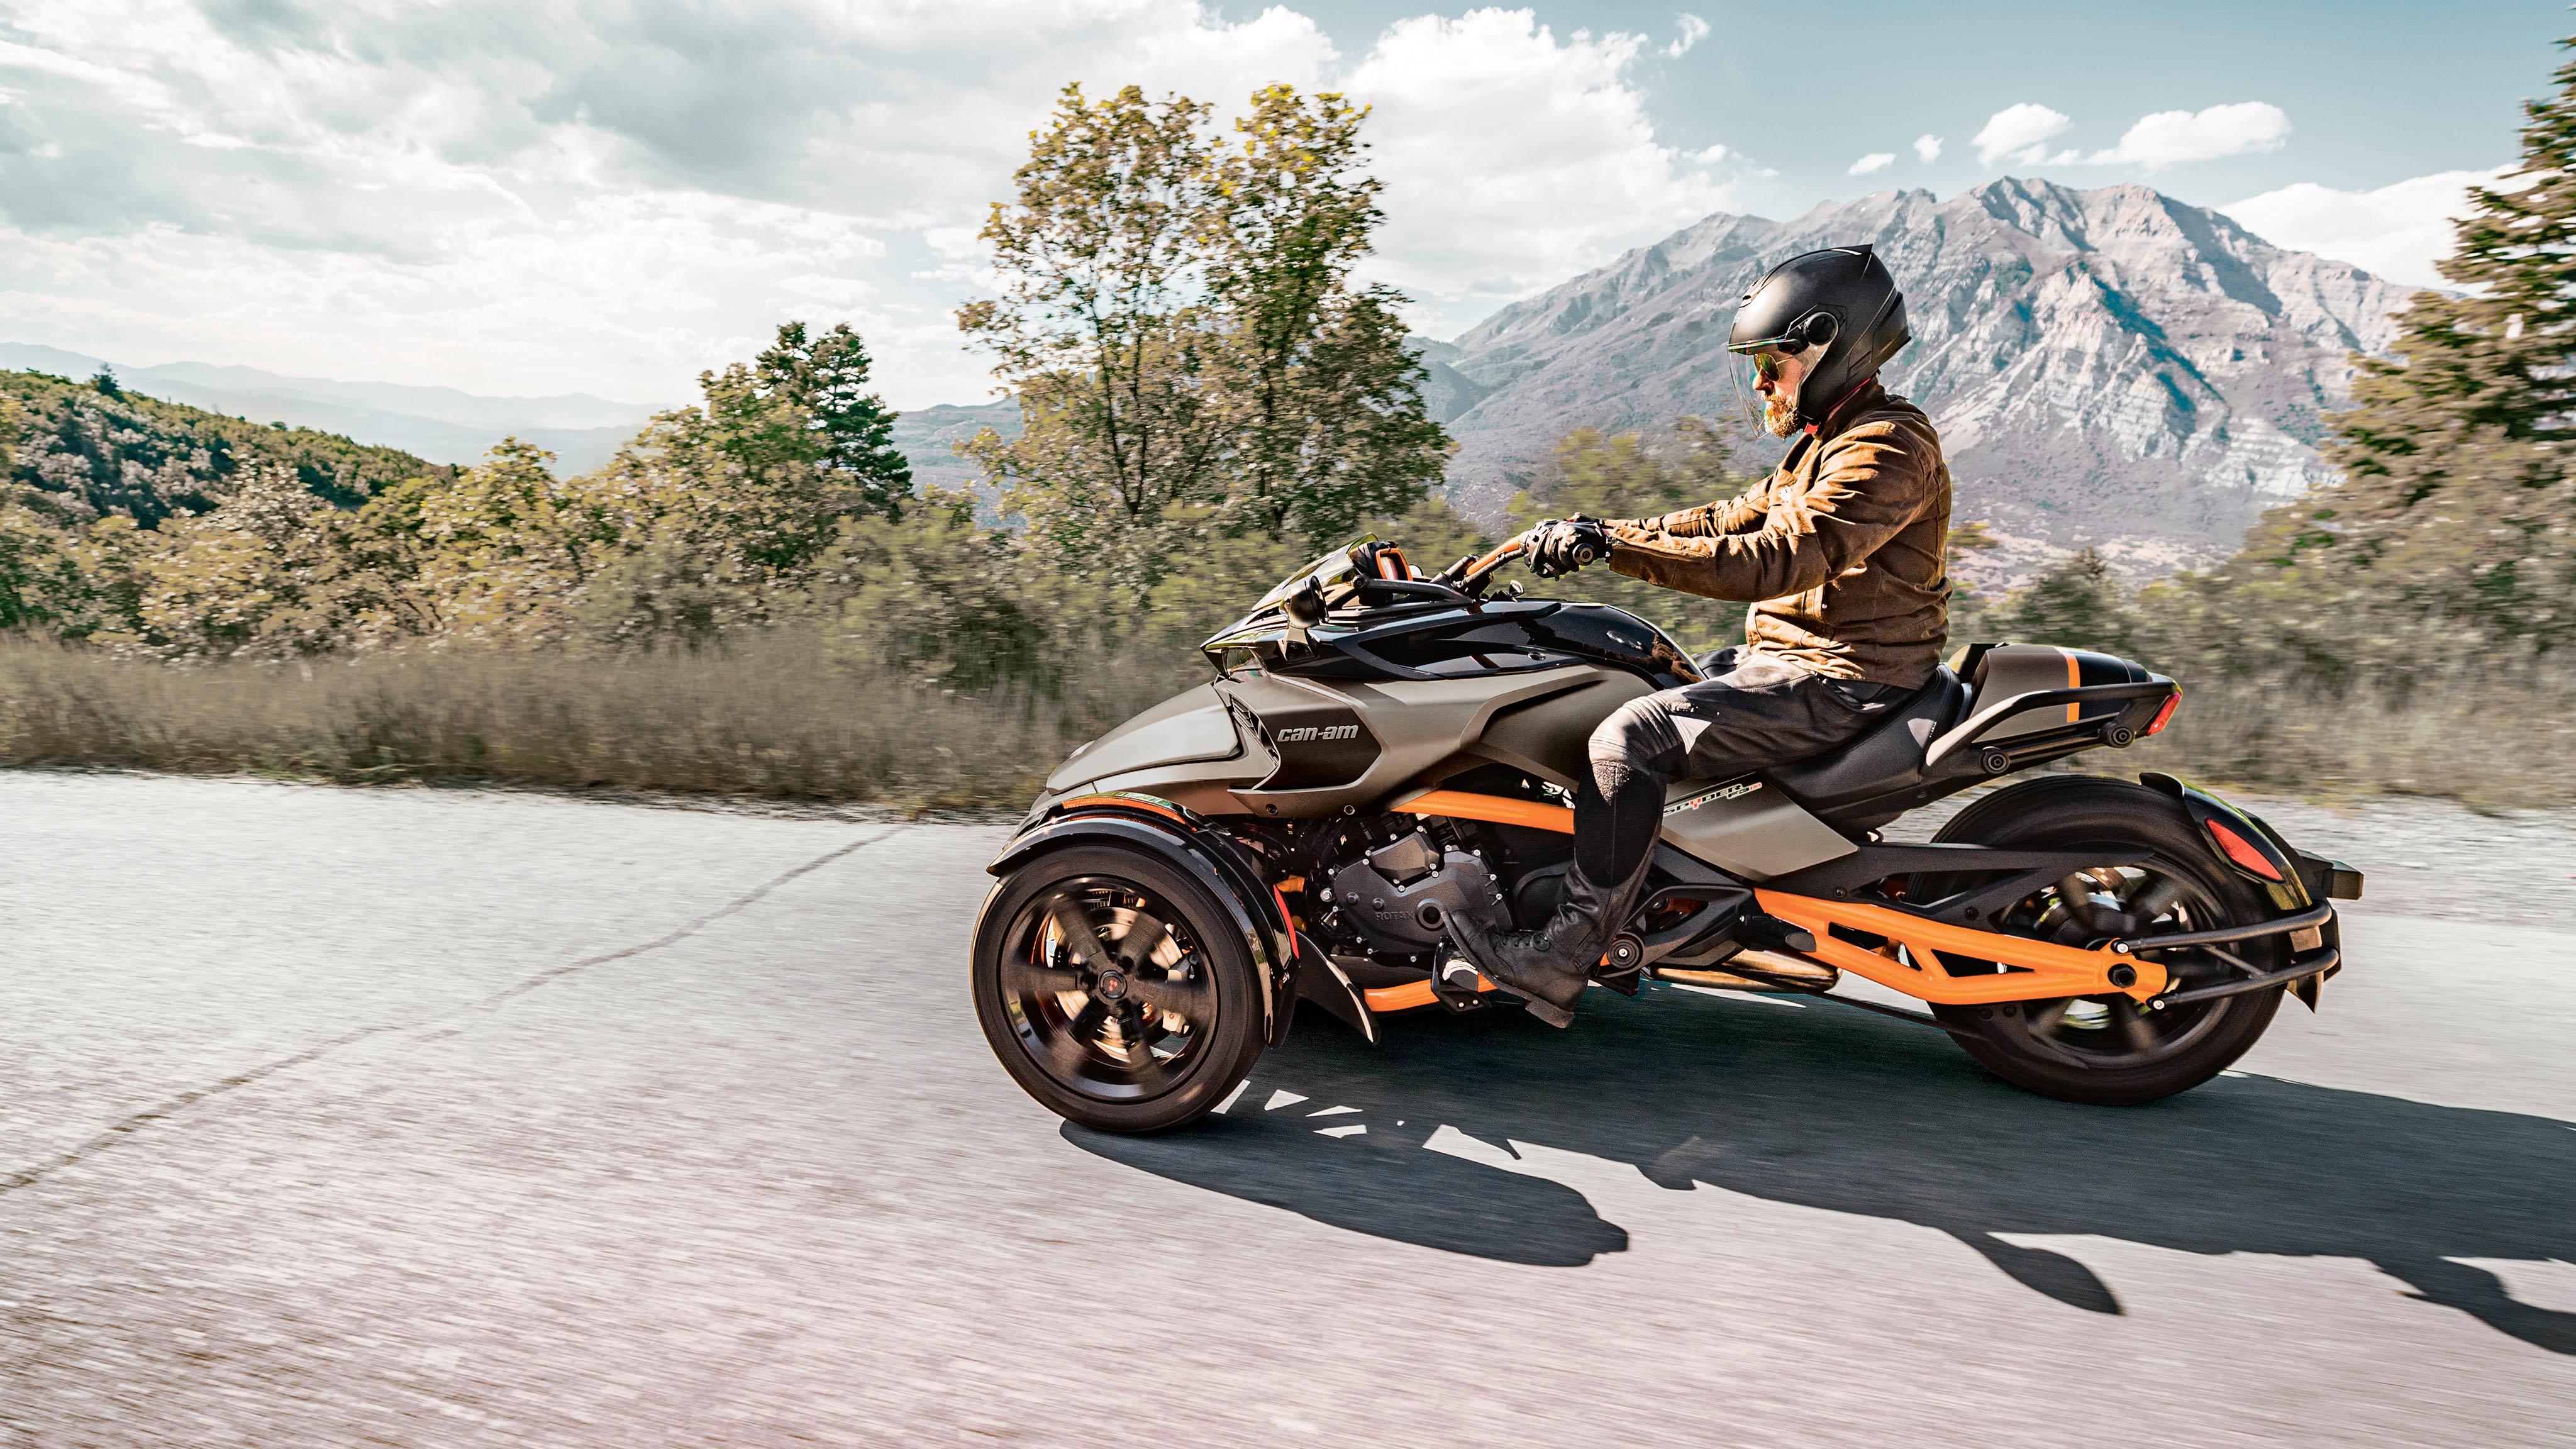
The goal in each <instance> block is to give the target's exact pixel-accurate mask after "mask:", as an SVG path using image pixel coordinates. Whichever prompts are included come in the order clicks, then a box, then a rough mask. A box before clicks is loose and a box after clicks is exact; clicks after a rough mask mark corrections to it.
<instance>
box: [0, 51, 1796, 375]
mask: <svg viewBox="0 0 2576 1449" xmlns="http://www.w3.org/2000/svg"><path fill="white" fill-rule="evenodd" d="M0 7H5V11H6V15H7V20H6V23H5V26H0V37H4V38H0V94H5V95H7V96H8V97H9V98H10V99H9V101H8V103H7V104H0V338H6V339H14V340H21V341H29V342H42V343H51V344H54V345H57V346H64V347H71V348H75V349H79V350H82V351H87V352H92V353H97V354H103V355H107V356H111V357H115V358H117V359H119V360H121V361H127V362H130V363H134V364H137V365H148V364H150V363H154V362H163V361H172V360H180V359H194V360H204V361H212V362H238V363H248V364H252V365H257V366H263V367H269V368H273V369H275V370H277V371H280V372H289V373H308V374H322V375H336V376H343V377H349V376H360V377H381V378H389V379H394V380H400V381H406V382H421V383H445V384H448V385H451V386H456V387H461V388H466V389H469V390H472V391H476V392H483V393H502V392H510V393H545V392H558V391H563V390H567V389H579V390H583V391H591V392H597V393H601V394H605V395H611V396H622V397H627V398H631V399H635V400H637V401H642V402H648V403H666V402H670V401H675V400H677V399H679V398H681V397H684V396H685V395H686V394H687V392H688V389H689V386H690V382H691V379H692V378H693V376H694V374H695V373H696V372H697V371H698V369H700V368H702V367H706V366H710V365H713V364H717V363H721V362H723V361H726V360H728V359H731V358H735V357H740V356H743V355H745V354H746V353H747V352H748V351H750V350H751V349H752V348H753V347H754V346H755V345H756V343H757V341H758V339H759V338H760V337H761V336H762V334H764V333H765V332H766V331H767V330H768V329H769V328H770V327H772V326H774V325H775V323H776V322H777V321H779V320H780V319H781V318H784V317H788V316H803V317H805V318H806V319H807V320H809V321H813V322H817V323H829V322H832V321H838V320H849V321H851V322H853V323H854V324H856V325H858V326H859V327H861V329H862V330H863V331H865V332H866V333H867V335H868V338H869V341H870V343H871V346H872V348H873V349H874V351H875V352H876V355H877V359H878V368H877V378H878V381H879V383H880V384H881V385H882V386H883V387H884V389H885V390H886V392H887V394H888V395H889V397H890V398H892V400H893V401H894V402H895V403H896V404H897V405H898V406H903V407H913V406H921V405H925V404H928V403H932V402H938V401H961V400H966V399H971V398H976V397H981V396H983V395H985V392H986V378H985V373H984V368H985V364H984V362H982V361H981V360H979V359H978V358H976V357H974V356H972V355H970V354H968V353H966V352H965V351H964V350H963V349H962V348H961V347H960V345H959V340H958V337H957V334H956V331H955V327H954V325H953V323H952V322H951V320H950V316H949V312H950V309H951V308H953V307H954V306H955V305H956V303H957V302H958V301H960V300H962V299H963V298H964V297H966V296H969V295H973V294H975V293H977V292H980V291H982V290H984V289H985V288H987V287H988V286H989V285H990V281H989V278H988V277H987V276H986V275H985V274H984V268H983V258H982V252H981V249H980V248H979V247H978V246H977V245H976V244H975V242H974V239H973V238H974V232H975V229H976V227H977V226H978V225H979V224H980V223H981V221H982V219H983V213H984V209H985V207H986V206H987V205H988V204H989V203H990V202H991V201H993V200H994V199H995V198H997V197H1000V196H1002V195H1005V194H1006V193H1007V189H1008V185H1009V176H1010V172H1011V169H1012V168H1013V167H1014V166H1015V165H1017V164H1018V162H1019V161H1020V160H1021V159H1022V157H1023V156H1025V154H1026V150H1027V146H1028V135H1029V132H1030V131H1031V130H1032V129H1034V128H1036V127H1037V126H1039V125H1041V124H1043V123H1044V120H1045V117H1046V113H1047V111H1048V109H1049V107H1050V106H1051V105H1052V104H1053V103H1054V99H1055V95H1056V92H1057V90H1058V89H1059V88H1060V87H1061V86H1062V85H1063V84H1064V83H1065V82H1067V81H1069V80H1079V81H1081V82H1082V83H1083V84H1084V86H1085V88H1086V90H1087V91H1089V92H1090V93H1091V94H1093V95H1099V94H1102V93H1104V92H1106V91H1107V90H1109V89H1112V88H1114V87H1115V86H1117V85H1120V84H1124V83H1127V82H1130V81H1133V82H1136V83H1139V84H1142V85H1144V86H1145V87H1146V88H1147V89H1148V90H1149V91H1151V92H1155V93H1161V92H1163V91H1166V90H1179V91H1182V92H1185V93H1187V94H1190V95H1193V96H1197V97H1199V98H1202V99H1207V100H1215V101H1219V102H1221V103H1222V102H1239V101H1240V100H1241V98H1243V97H1244V96H1247V95H1249V94H1250V93H1251V92H1252V91H1253V90H1254V89H1255V88H1256V87H1258V86H1261V85H1264V84H1268V83H1270V82H1273V81H1286V82H1289V83H1291V84H1294V85H1298V86H1300V87H1303V88H1310V89H1311V88H1316V87H1321V86H1328V85H1329V86H1339V87H1340V88H1343V89H1346V90H1348V91H1350V92H1352V93H1353V94H1354V95H1355V96H1357V97H1358V98H1361V99H1365V100H1369V101H1372V102H1374V103H1375V105H1376V107H1377V110H1376V113H1375V116H1374V117H1373V119H1372V120H1371V122H1370V124H1369V127H1368V132H1367V138H1368V139H1369V141H1370V142H1371V143H1372V145H1373V147H1374V150H1373V153H1372V164H1373V169H1374V170H1375V171H1376V173H1377V174H1378V175H1379V176H1380V177H1381V178H1383V179H1384V180H1385V182H1386V184H1387V190H1386V194H1385V197H1384V205H1385V209H1386V212H1387V215H1388V224H1387V226H1386V228H1385V230H1384V232H1383V233H1382V234H1381V236H1380V238H1379V250H1378V253H1377V255H1376V256H1375V257H1373V258H1372V260H1371V266H1372V268H1373V269H1374V271H1375V272H1376V274H1377V275H1379V276H1381V277H1382V278H1384V279H1385V280H1388V281H1392V282H1394V283H1396V284H1398V285H1401V286H1404V287H1406V288H1408V289H1409V290H1411V291H1412V292H1413V293H1414V294H1415V295H1416V297H1417V298H1418V299H1419V301H1420V304H1421V305H1420V306H1419V307H1418V308H1417V313H1416V315H1417V319H1418V321H1419V322H1420V324H1421V325H1423V326H1424V327H1425V328H1426V329H1427V330H1430V331H1433V332H1434V333H1435V334H1438V335H1446V334H1447V333H1448V332H1450V331H1454V330H1455V329H1456V328H1458V327H1460V326H1462V325H1464V324H1465V323H1467V322H1471V321H1473V320H1475V319H1476V318H1477V317H1478V316H1480V315H1481V314H1482V313H1483V312H1484V311H1486V310H1488V309H1490V308H1491V307H1492V306H1493V305H1495V304H1496V303H1498V302H1500V301H1503V300H1506V299H1508V298H1511V297H1516V296H1520V295H1524V294H1526V293H1527V292H1529V291H1532V290H1535V289H1537V288H1539V287H1542V286H1546V285H1550V284H1553V283H1555V282H1557V281H1559V280H1562V279H1563V278H1564V277H1565V276H1566V275H1567V274H1568V273H1570V272H1574V271H1577V270H1580V269H1582V268H1584V267H1587V266H1592V265H1597V264H1599V263H1601V262H1603V261H1606V260H1608V259H1609V258H1610V257H1611V256H1612V255H1615V253H1616V252H1617V251H1618V250H1619V249H1620V248H1622V247H1624V246H1628V245H1632V244H1634V243H1636V242H1639V241H1643V240H1647V239H1650V238H1651V237H1653V236H1655V235H1658V234H1661V233H1662V232H1664V231H1667V230H1669V229H1671V228H1672V227H1675V226H1678V225H1680V224H1682V223H1685V222H1687V221H1690V220H1693V219H1695V218H1697V217H1699V216H1701V215H1704V214H1706V213H1707V212H1709V211H1712V210H1716V209H1718V208H1719V207H1720V206H1722V205H1723V204H1724V203H1725V200H1726V197H1727V192H1726V189H1725V185H1724V184H1723V183H1724V181H1725V180H1726V178H1728V177H1731V176H1735V175H1740V174H1744V175H1749V174H1755V173H1749V172H1744V171H1743V170H1742V167H1743V163H1742V161H1741V160H1740V158H1736V157H1734V156H1733V155H1732V153H1730V152H1729V151H1728V150H1727V148H1726V147H1724V146H1722V145H1711V146H1707V147H1704V148H1701V149H1698V150H1695V151H1689V152H1685V151H1682V150H1679V149H1676V148H1673V147H1668V146H1665V145H1663V144H1662V143H1660V142H1659V141H1658V140H1657V138H1656V135H1655V131H1654V126H1653V124H1652V122H1651V121H1650V120H1649V119H1648V117H1647V115H1646V111H1645V106H1644V101H1643V97H1642V95H1641V94H1640V92H1639V91H1638V89H1637V86H1636V84H1635V81H1634V76H1633V71H1634V69H1635V66H1636V64H1637V62H1639V61H1640V60H1641V59H1652V58H1653V57H1654V56H1656V55H1663V56H1675V57H1677V56H1679V55H1681V54H1683V53H1685V52H1687V51H1689V50H1691V49H1692V48H1693V47H1695V46H1697V45H1699V44H1701V43H1702V42H1704V41H1706V40H1707V39H1708V38H1709V36H1710V34H1711V31H1710V27H1709V26H1708V24H1707V22H1706V21H1705V20H1704V19H1702V18H1701V17H1699V16H1696V15H1683V16H1680V17H1678V18H1677V22H1676V29H1677V32H1678V33H1677V38H1674V39H1671V40H1669V41H1665V42H1662V43H1656V42H1650V41H1649V40H1648V39H1647V38H1646V37H1644V36H1641V35H1632V34H1628V33H1624V32H1606V33H1600V32H1590V31H1581V30H1577V31H1572V32H1568V33H1563V34H1559V33H1556V32H1552V31H1550V30H1549V29H1548V28H1547V27H1545V26H1542V25H1540V24H1539V23H1538V21H1537V18H1536V16H1535V15H1534V14H1533V13H1532V12H1530V11H1528V10H1513V11H1505V10H1496V9H1483V10H1475V11H1471V12H1469V13H1467V14H1465V15H1462V16H1459V17H1457V18H1454V19H1443V18H1438V17H1432V16H1424V17H1419V18H1416V19H1410V20H1404V21H1399V22H1397V23H1396V24H1394V25H1392V26H1390V27H1389V28H1388V29H1387V30H1386V31H1385V32H1384V33H1383V34H1382V35H1381V36H1380V37H1379V38H1378V39H1377V40H1376V42H1375V43H1374V45H1373V46H1372V47H1371V49H1370V50H1369V51H1368V52H1367V53H1366V54H1364V55H1361V56H1357V57H1351V56H1344V55H1341V54H1338V53H1337V52H1336V51H1335V49H1334V47H1333V45H1332V43H1331V41H1330V40H1329V39H1328V38H1327V37H1326V36H1325V34H1324V33H1323V31H1322V30H1321V28H1320V27H1318V26H1317V25H1316V24H1315V22H1314V21H1313V20H1311V19H1310V18H1308V17H1307V16H1305V15H1303V14H1300V13H1298V12H1297V11H1295V10H1292V9H1289V8H1287V7H1285V6H1282V5H1273V6H1271V7H1269V8H1267V9H1264V10H1262V11H1261V12H1260V13H1258V14H1256V15H1253V16H1251V17H1250V18H1247V19H1243V20H1241V21H1239V22H1232V23H1229V22H1228V21H1226V20H1225V19H1224V18H1223V17H1222V16H1221V15H1220V14H1219V12H1218V11H1217V10H1216V9H1215V8H1214V6H1213V5H1210V4H1207V3H1204V0H948V3H944V4H939V5H923V4H902V5H894V4H873V5H867V4H862V5H853V4H848V3H846V0H768V3H765V4H761V5H755V6H662V7H637V6H634V5H632V4H631V3H628V0H552V3H548V4H544V5H530V4H526V3H524V0H450V3H447V4H442V5H437V6H424V5H418V4H409V3H404V0H338V3H335V4H331V5H327V6H326V5H321V4H318V3H312V0H258V3H230V4H224V5H212V4H209V5H204V6H179V5H171V4H169V3H167V0H0ZM1721 164H1723V166H1724V167H1725V168H1727V169H1725V170H1724V171H1717V170H1713V169H1712V168H1718V167H1720V166H1721Z"/></svg>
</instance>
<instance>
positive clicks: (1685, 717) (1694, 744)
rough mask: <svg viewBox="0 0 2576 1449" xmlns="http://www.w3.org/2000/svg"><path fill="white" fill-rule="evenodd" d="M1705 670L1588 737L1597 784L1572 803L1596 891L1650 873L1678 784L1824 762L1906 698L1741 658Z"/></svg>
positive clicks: (1578, 857)
mask: <svg viewBox="0 0 2576 1449" xmlns="http://www.w3.org/2000/svg"><path fill="white" fill-rule="evenodd" d="M1700 665H1701V673H1702V674H1703V675H1704V676H1705V677H1704V678H1703V679H1702V680H1701V681H1700V682H1699V683H1697V684H1686V685H1683V686H1682V687H1681V688H1679V689H1667V690H1664V691H1662V692H1660V693H1656V694H1649V695H1646V696H1644V697H1642V698H1639V699H1632V700H1630V701H1628V702H1627V703H1626V704H1624V705H1621V706H1620V707H1619V708H1618V709H1616V710H1614V711H1612V712H1611V714H1610V717H1609V718H1608V719H1605V720H1603V721H1602V722H1601V723H1600V725H1599V726H1598V727H1596V728H1595V729H1594V730H1593V731H1592V749H1591V757H1592V778H1591V779H1590V780H1589V781H1585V782H1583V783H1584V784H1585V785H1586V786H1588V787H1589V788H1584V789H1578V790H1577V791H1575V795H1574V861H1575V865H1576V866H1577V867H1578V868H1579V869H1581V870H1582V872H1583V873H1584V874H1585V875H1586V876H1589V877H1591V878H1592V879H1593V880H1594V881H1596V882H1598V883H1599V884H1601V885H1604V886H1613V885H1616V884H1618V883H1619V882H1621V881H1624V880H1626V879H1627V878H1628V877H1629V876H1630V875H1632V874H1634V873H1635V872H1637V871H1638V870H1640V869H1642V868H1643V867H1644V865H1645V862H1646V858H1647V856H1648V855H1649V854H1651V853H1652V851H1653V849H1654V842H1655V835H1656V833H1657V831H1658V830H1659V829H1660V828H1661V826H1662V822H1663V815H1664V794H1665V791H1666V789H1667V788H1668V787H1669V786H1671V785H1672V784H1673V783H1674V782H1675V781H1678V780H1723V779H1726V778H1728V777H1730V776H1735V775H1744V774H1750V773H1751V772H1753V771H1755V770H1760V769H1765V768H1768V767H1770V766H1773V765H1783V764H1787V763H1790V762H1791V761H1794V760H1803V759H1805V758H1807V757H1808V756H1810V755H1820V754H1823V753H1824V752H1825V751H1827V750H1830V749H1832V748H1833V747H1835V746H1836V745H1840V744H1844V743H1846V742H1848V741H1850V740H1852V739H1855V738H1857V737H1858V736H1859V735H1860V734H1861V733H1862V732H1864V731H1865V730H1867V729H1868V728H1869V726H1870V725H1871V723H1872V722H1873V721H1875V720H1876V719H1877V718H1878V717H1879V716H1881V715H1882V714H1884V713H1885V712H1886V711H1887V710H1888V709H1889V708H1890V707H1891V706H1892V705H1894V704H1895V703H1896V702H1897V701H1899V700H1901V699H1903V698H1905V696H1906V693H1907V691H1905V690H1903V689H1900V688H1897V687H1895V686H1893V685H1884V684H1862V683H1859V682H1856V681H1853V680H1843V679H1828V678H1826V677H1825V676H1823V675H1821V674H1818V673H1816V672H1815V671H1813V670H1810V669H1807V668H1804V667H1802V666H1800V665H1796V664H1791V663H1789V662H1787V661H1786V660H1782V659H1775V658H1773V657H1771V656H1770V655H1767V654H1756V653H1754V652H1752V651H1750V650H1748V649H1744V648H1742V647H1741V646H1739V647H1737V648H1733V649H1721V650H1719V651H1718V652H1717V653H1715V654H1712V655H1709V656H1708V657H1707V658H1706V659H1703V660H1701V661H1700Z"/></svg>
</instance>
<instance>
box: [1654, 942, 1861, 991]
mask: <svg viewBox="0 0 2576 1449" xmlns="http://www.w3.org/2000/svg"><path fill="white" fill-rule="evenodd" d="M1726 959H1727V961H1728V962H1730V963H1734V964H1737V965H1741V966H1743V967H1745V968H1746V969H1747V970H1752V971H1759V972H1761V973H1762V975H1763V976H1764V977H1768V978H1770V979H1768V980H1762V979H1758V978H1755V977H1751V976H1738V975H1736V974H1735V973H1734V972H1732V971H1694V970H1690V969H1688V968H1686V967H1679V966H1658V967H1656V968H1654V975H1655V979H1656V980H1658V981H1674V982H1679V983H1681V984H1682V985H1684V986H1705V987H1708V988H1710V989H1711V990H1715V991H1831V990H1833V989H1834V983H1835V982H1838V981H1840V980H1842V979H1843V973H1842V971H1841V969H1840V968H1838V967H1834V966H1829V965H1827V964H1825V963H1824V962H1822V961H1811V960H1809V959H1807V958H1806V957H1804V956H1790V955H1785V954H1783V953H1781V952H1778V951H1738V952H1736V953H1735V954H1734V955H1732V956H1729V957H1727V958H1726Z"/></svg>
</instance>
